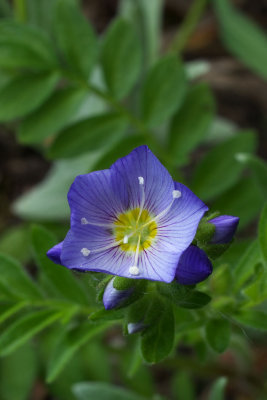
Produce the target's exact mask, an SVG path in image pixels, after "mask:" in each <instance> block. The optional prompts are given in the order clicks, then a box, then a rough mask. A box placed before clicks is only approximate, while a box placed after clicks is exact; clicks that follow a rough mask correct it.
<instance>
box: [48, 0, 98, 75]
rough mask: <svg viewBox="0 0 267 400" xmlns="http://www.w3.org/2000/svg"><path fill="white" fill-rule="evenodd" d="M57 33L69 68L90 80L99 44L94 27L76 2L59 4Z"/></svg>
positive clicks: (67, 1) (60, 2) (56, 21)
mask: <svg viewBox="0 0 267 400" xmlns="http://www.w3.org/2000/svg"><path fill="white" fill-rule="evenodd" d="M55 31H56V34H57V39H58V43H59V47H60V49H61V50H62V53H63V55H64V57H65V59H66V61H67V63H68V67H69V68H70V69H73V70H74V72H75V73H77V74H78V75H81V76H82V77H83V78H85V79H88V77H89V75H90V72H91V70H92V68H93V66H94V63H95V60H96V53H97V42H96V38H95V34H94V32H93V29H92V27H91V26H90V24H89V22H88V21H87V20H86V19H85V17H84V16H83V14H82V11H81V10H79V7H78V5H76V4H75V2H73V1H69V0H60V1H59V2H58V6H57V12H56V20H55Z"/></svg>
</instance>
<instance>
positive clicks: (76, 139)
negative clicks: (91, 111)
mask: <svg viewBox="0 0 267 400" xmlns="http://www.w3.org/2000/svg"><path fill="white" fill-rule="evenodd" d="M126 127H127V119H126V118H125V117H123V116H121V115H118V114H104V115H99V116H95V117H91V118H88V119H86V120H84V121H81V122H78V123H77V124H75V125H71V126H70V127H69V128H67V129H65V130H63V131H62V132H61V133H60V134H59V136H58V137H57V138H56V139H55V141H54V143H53V144H52V146H51V148H50V150H49V152H48V155H49V156H50V157H52V158H57V159H58V158H68V157H74V156H77V155H79V154H83V153H86V152H88V151H91V150H99V149H101V148H102V149H103V148H109V149H112V148H113V147H115V145H116V144H117V143H118V142H119V141H120V139H121V138H122V135H123V133H124V131H125V129H126Z"/></svg>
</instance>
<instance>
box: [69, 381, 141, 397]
mask: <svg viewBox="0 0 267 400" xmlns="http://www.w3.org/2000/svg"><path fill="white" fill-rule="evenodd" d="M73 392H74V394H75V396H76V399H77V400H88V399H97V400H145V399H144V397H141V396H139V395H136V394H134V393H132V392H130V391H128V390H126V389H123V388H121V387H117V386H114V385H110V384H108V383H104V382H101V383H97V382H82V383H76V384H75V385H74V387H73Z"/></svg>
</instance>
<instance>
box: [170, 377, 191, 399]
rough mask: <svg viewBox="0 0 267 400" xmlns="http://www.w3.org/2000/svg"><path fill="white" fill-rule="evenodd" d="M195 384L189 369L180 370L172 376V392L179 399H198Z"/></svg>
mask: <svg viewBox="0 0 267 400" xmlns="http://www.w3.org/2000/svg"><path fill="white" fill-rule="evenodd" d="M194 386H195V385H194V382H193V379H192V378H191V376H190V374H189V373H188V371H179V372H177V373H176V374H175V375H174V377H173V378H172V392H173V395H174V398H175V399H177V400H183V399H186V400H196V394H195V387H194Z"/></svg>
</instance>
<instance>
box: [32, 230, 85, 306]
mask: <svg viewBox="0 0 267 400" xmlns="http://www.w3.org/2000/svg"><path fill="white" fill-rule="evenodd" d="M31 239H32V246H33V252H34V258H35V261H36V263H37V265H38V266H39V268H40V270H41V275H42V276H43V278H44V279H45V280H46V281H47V285H48V286H49V287H50V288H52V289H53V290H54V292H55V293H56V294H57V295H59V296H60V297H61V296H63V297H64V298H66V299H68V300H69V301H74V302H77V303H82V304H87V297H86V294H85V293H84V291H83V288H82V286H81V285H79V283H78V282H77V280H76V279H75V277H74V275H73V272H71V271H70V270H68V269H67V268H65V267H63V266H61V265H57V264H54V263H53V262H52V261H51V260H50V259H49V258H48V257H47V255H46V253H47V251H48V250H49V249H50V248H51V247H53V246H54V245H55V244H56V242H57V241H56V239H55V237H54V235H52V234H51V233H50V232H49V231H48V230H46V229H45V228H43V227H42V226H39V225H34V226H33V227H32V231H31Z"/></svg>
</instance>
